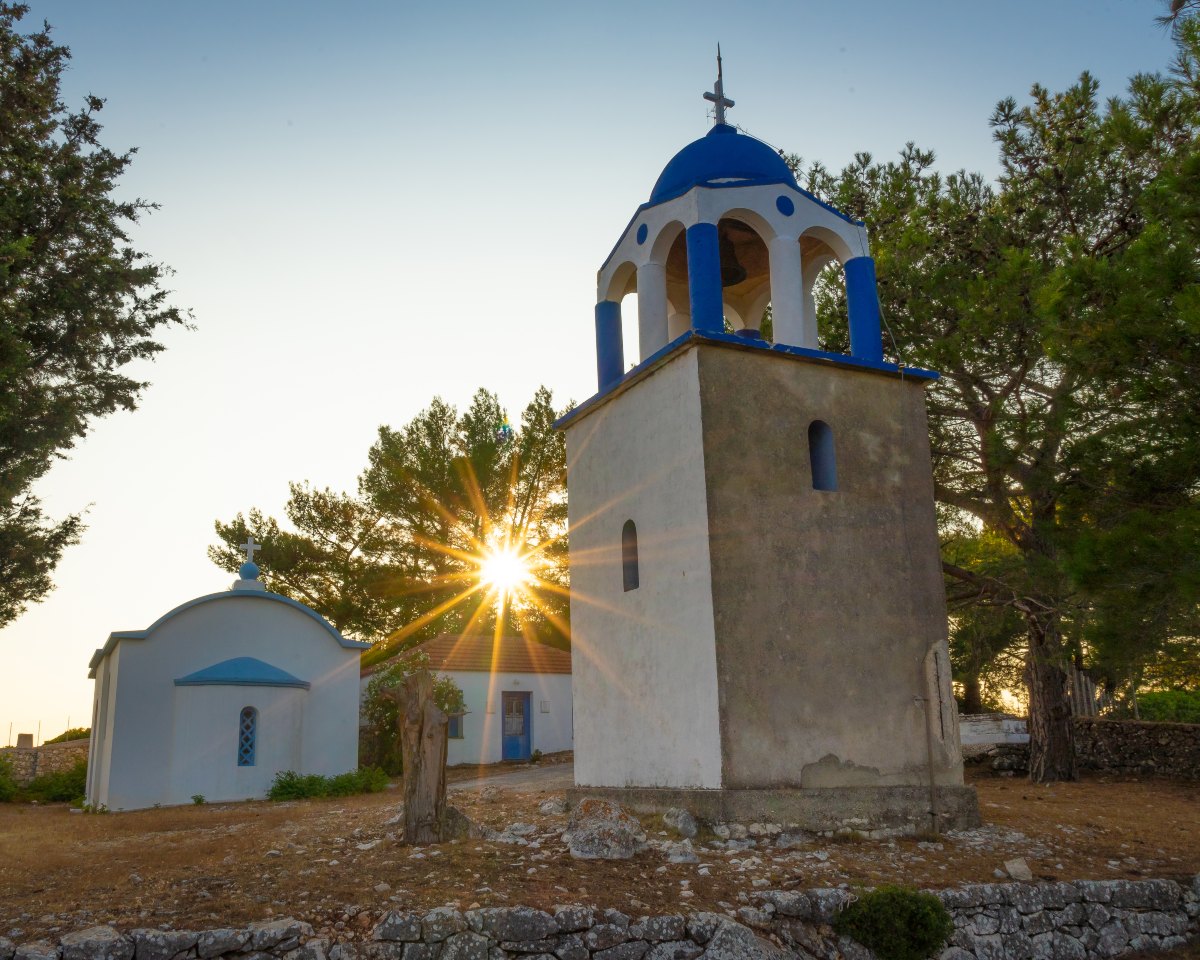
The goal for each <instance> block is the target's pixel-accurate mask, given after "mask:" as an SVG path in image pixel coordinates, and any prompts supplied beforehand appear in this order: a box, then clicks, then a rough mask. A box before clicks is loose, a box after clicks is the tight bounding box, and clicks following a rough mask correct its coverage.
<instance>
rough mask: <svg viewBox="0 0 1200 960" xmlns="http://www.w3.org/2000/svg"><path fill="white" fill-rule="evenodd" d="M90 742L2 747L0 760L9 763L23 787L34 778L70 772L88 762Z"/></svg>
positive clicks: (74, 741)
mask: <svg viewBox="0 0 1200 960" xmlns="http://www.w3.org/2000/svg"><path fill="white" fill-rule="evenodd" d="M90 743H91V741H90V740H86V739H84V740H66V741H64V742H62V743H43V744H42V745H41V746H40V747H0V758H3V759H5V760H7V761H8V762H9V765H10V766H11V767H12V771H13V778H14V779H15V780H16V781H17V783H19V784H20V785H21V786H25V784H27V783H29V781H30V780H32V779H34V777H44V776H45V775H46V774H49V773H58V772H60V771H63V770H70V769H71V768H72V767H73V766H75V764H77V763H79V761H81V760H82V761H84V762H85V763H86V762H87V758H88V748H89V744H90Z"/></svg>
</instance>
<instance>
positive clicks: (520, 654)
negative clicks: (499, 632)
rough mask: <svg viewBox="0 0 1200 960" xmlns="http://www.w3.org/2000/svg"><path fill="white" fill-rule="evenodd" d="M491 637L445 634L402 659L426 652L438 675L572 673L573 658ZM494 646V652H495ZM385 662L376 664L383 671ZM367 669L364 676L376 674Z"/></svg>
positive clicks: (541, 645) (522, 640)
mask: <svg viewBox="0 0 1200 960" xmlns="http://www.w3.org/2000/svg"><path fill="white" fill-rule="evenodd" d="M494 639H495V638H493V637H492V635H491V634H465V635H459V634H456V633H443V634H441V635H440V636H437V637H434V638H433V639H432V640H426V641H425V642H424V643H422V644H420V645H419V646H416V647H413V648H412V649H411V650H406V651H405V653H404V654H402V656H406V655H408V654H410V653H414V652H416V651H418V650H420V651H423V652H424V653H426V654H428V656H429V666H430V667H431V668H432V669H433V670H435V671H438V672H445V671H452V670H461V671H473V672H479V673H490V672H492V671H495V672H496V673H567V674H569V673H570V672H571V654H570V652H569V651H567V650H558V649H556V648H555V647H548V646H546V645H545V644H544V643H538V642H537V641H536V640H526V639H525V638H524V637H512V636H506V637H501V638H500V639H499V641H498V642H495V643H494ZM493 644H494V647H495V649H493ZM385 664H386V661H384V663H381V664H377V665H376V666H375V668H379V667H382V666H384V665H385ZM375 668H367V670H365V671H364V672H373V669H375Z"/></svg>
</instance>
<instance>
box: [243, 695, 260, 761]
mask: <svg viewBox="0 0 1200 960" xmlns="http://www.w3.org/2000/svg"><path fill="white" fill-rule="evenodd" d="M257 739H258V711H257V710H255V709H254V707H242V715H241V718H240V719H239V721H238V766H239V767H252V766H254V744H255V741H256V740H257Z"/></svg>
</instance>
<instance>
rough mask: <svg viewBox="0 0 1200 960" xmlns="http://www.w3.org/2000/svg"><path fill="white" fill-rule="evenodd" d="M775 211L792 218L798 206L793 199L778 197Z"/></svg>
mask: <svg viewBox="0 0 1200 960" xmlns="http://www.w3.org/2000/svg"><path fill="white" fill-rule="evenodd" d="M775 209H776V210H778V211H779V212H780V213H782V214H783V215H784V216H785V217H790V216H791V215H792V214H793V213H795V212H796V205H795V204H794V203H792V198H791V197H778V198H777V199H776V200H775Z"/></svg>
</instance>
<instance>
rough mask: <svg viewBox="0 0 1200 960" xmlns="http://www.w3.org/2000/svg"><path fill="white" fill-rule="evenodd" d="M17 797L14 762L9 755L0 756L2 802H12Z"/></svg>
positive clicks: (0, 792) (0, 797) (0, 798)
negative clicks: (11, 762)
mask: <svg viewBox="0 0 1200 960" xmlns="http://www.w3.org/2000/svg"><path fill="white" fill-rule="evenodd" d="M15 799H17V781H16V778H14V777H13V771H12V764H10V763H9V762H8V758H7V757H0V803H11V802H12V801H13V800H15Z"/></svg>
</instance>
